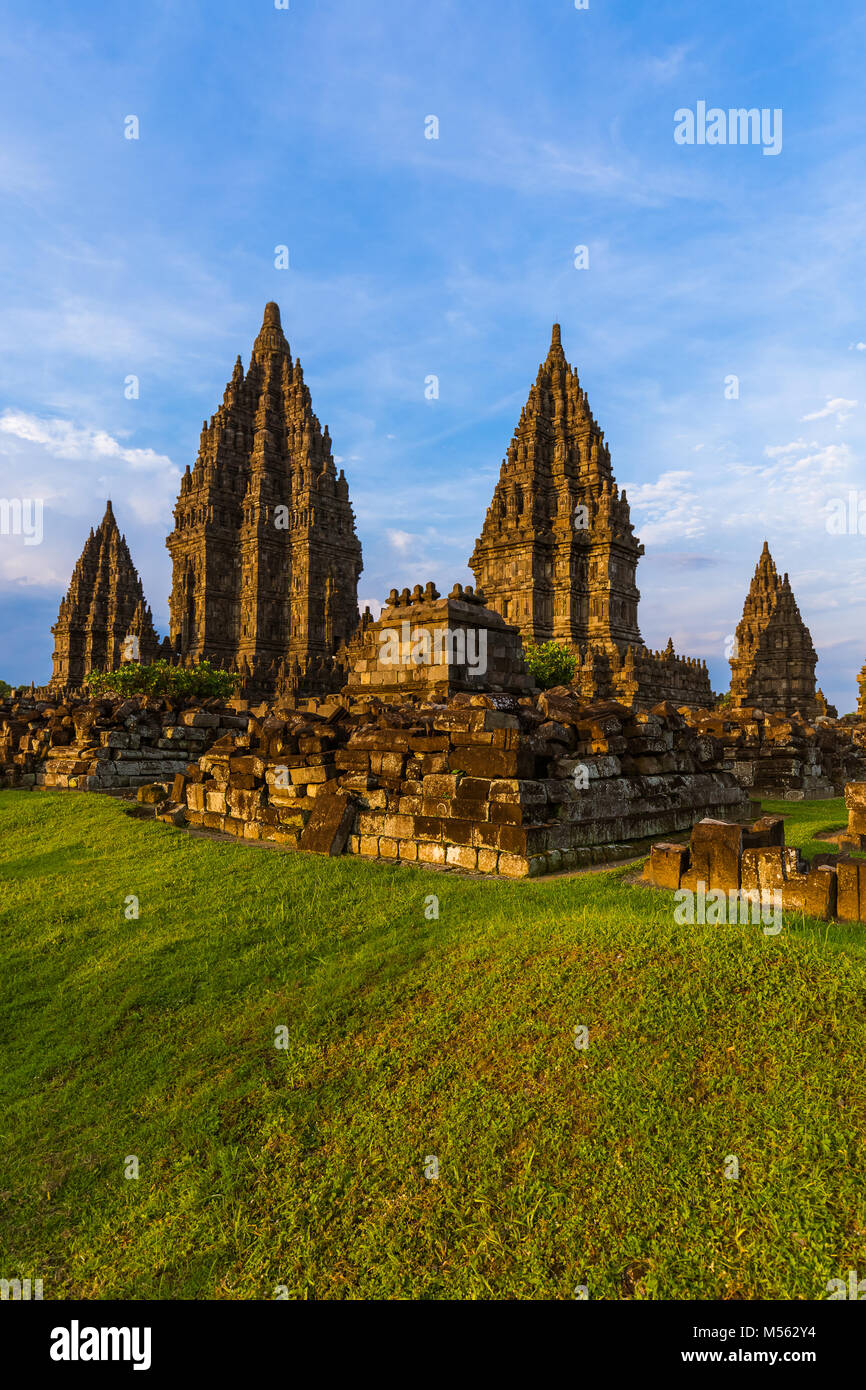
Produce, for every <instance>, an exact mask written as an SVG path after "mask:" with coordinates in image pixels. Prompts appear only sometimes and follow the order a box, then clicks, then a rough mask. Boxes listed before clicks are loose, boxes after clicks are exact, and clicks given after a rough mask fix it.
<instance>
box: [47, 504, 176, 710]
mask: <svg viewBox="0 0 866 1390" xmlns="http://www.w3.org/2000/svg"><path fill="white" fill-rule="evenodd" d="M51 631H52V633H53V634H54V669H53V673H52V683H53V684H54V685H56V686H58V687H71V688H75V687H78V686H80V685H82V683H83V682H84V678H85V676H87V674H88V673H89V672H90V671H94V670H95V671H116V670H117V668H118V666H120V665H121V662H122V661H123V660H124V643H125V641H126V638H127V637H129V636H134V637H135V638H136V639H137V651H138V653H139V654H140V659H141V660H142V661H152V660H153V659H154V658H155V657H156V655H157V652H158V650H159V638H158V637H157V635H156V631H155V629H154V626H153V619H152V617H151V613H150V609H149V607H148V606H147V603H146V601H145V597H144V590H143V589H142V587H141V580H140V579H139V577H138V573H137V571H136V568H135V566H134V565H133V563H132V557H131V556H130V553H129V547H128V546H127V544H126V537H125V536H122V535H121V534H120V531H119V530H118V526H117V522H116V520H115V517H114V510H113V508H112V505H111V502H106V504H105V515H104V516H103V518H102V521H101V522H100V523H99V525H98V527H97V528H96V530H95V531H94V530H93V528H92V527H91V531H90V535H89V536H88V538H87V540H86V542H85V545H84V549H83V551H82V552H81V556H80V558H79V560H78V562H77V564H76V566H75V569H74V571H73V574H72V580H71V582H70V585H69V590H68V592H67V594H66V596H65V597H64V599H63V601H62V603H61V604H60V612H59V613H58V614H57V621H56V623H55V624H54V626H53V627H52V629H51ZM135 649H136V648H135V647H133V648H132V650H135ZM127 659H128V658H127Z"/></svg>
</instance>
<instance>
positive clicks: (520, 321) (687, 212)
mask: <svg viewBox="0 0 866 1390" xmlns="http://www.w3.org/2000/svg"><path fill="white" fill-rule="evenodd" d="M290 5H291V7H290V8H289V9H288V10H277V9H276V8H275V6H274V3H273V0H236V3H229V2H228V0H206V3H205V0H174V3H169V2H168V0H162V2H161V0H150V3H147V4H140V5H137V6H118V5H116V4H107V3H106V4H102V3H99V0H91V3H89V4H88V5H87V6H86V7H82V6H81V5H80V4H75V3H63V0H57V2H56V3H53V4H52V5H51V6H33V5H32V4H29V3H24V0H21V3H5V4H0V21H2V22H0V61H2V66H3V73H4V78H3V82H2V84H0V121H2V135H3V138H2V141H0V194H2V198H3V207H4V217H3V219H2V225H0V264H2V271H3V296H2V308H0V348H2V362H3V371H2V375H0V497H6V498H12V497H22V496H23V497H42V498H44V499H45V518H44V539H43V542H42V544H41V545H38V546H37V545H30V546H28V545H25V544H24V540H23V537H21V536H15V535H8V536H7V535H2V536H0V633H2V634H3V641H2V648H0V650H2V661H0V668H2V669H0V675H2V676H3V677H4V678H5V679H7V680H10V681H20V680H29V679H30V678H31V677H32V678H34V679H36V680H37V681H40V680H45V679H47V677H48V675H49V674H50V669H51V665H50V656H51V647H52V641H51V636H50V632H49V625H50V622H51V621H53V617H54V616H55V614H56V609H57V605H58V602H59V600H60V597H61V594H62V592H63V591H64V589H65V587H66V585H67V583H68V580H69V576H70V573H71V570H72V567H73V565H74V562H75V559H76V558H77V556H78V554H79V552H80V550H81V547H82V545H83V542H84V539H85V536H86V534H87V531H88V529H89V527H90V526H91V525H94V524H96V522H97V521H98V520H99V519H100V517H101V515H102V511H103V508H104V499H105V497H106V496H107V495H108V493H109V492H110V493H111V496H112V498H113V500H114V507H115V512H116V514H117V517H118V520H119V523H120V525H121V527H122V528H123V529H124V530H125V532H126V535H127V538H128V540H129V542H130V546H131V549H132V554H133V559H134V561H135V563H136V565H137V567H138V569H139V571H140V573H141V576H142V579H143V582H144V586H145V592H146V594H147V597H148V600H149V602H150V603H151V606H152V608H153V612H154V617H155V620H156V622H157V626H158V627H159V629H160V631H163V632H164V631H165V630H166V628H167V597H168V592H169V588H170V582H171V573H170V565H169V558H168V552H167V551H166V550H165V546H164V538H165V536H166V534H167V532H168V530H169V529H170V515H171V508H172V506H173V503H174V498H175V495H176V492H177V481H178V477H179V475H180V473H181V472H182V471H183V469H184V467H185V465H186V464H187V463H191V462H192V461H193V459H194V457H195V452H196V448H197V445H198V436H199V430H200V428H201V421H202V419H203V418H204V417H205V416H209V415H210V414H211V413H212V412H213V410H214V409H215V408H216V406H217V404H218V403H219V401H220V400H221V398H222V392H223V389H224V386H225V383H226V381H227V379H228V378H229V376H230V374H231V368H232V364H233V362H234V358H235V356H236V354H237V353H238V352H240V353H241V355H242V357H243V359H244V363H245V364H246V363H247V362H248V360H249V352H250V348H251V345H252V341H253V338H254V337H255V334H256V332H257V330H258V327H259V324H260V322H261V317H262V311H263V307H264V304H265V302H266V301H267V300H268V299H275V300H277V301H278V303H279V304H280V306H281V309H282V318H283V325H284V328H285V330H286V333H287V336H288V338H289V341H290V343H291V346H292V349H293V351H294V353H295V355H296V356H299V357H300V359H301V361H302V363H303V365H304V371H305V375H306V378H307V382H308V384H309V386H310V389H311V392H312V396H313V405H314V409H315V410H316V412H317V414H318V415H319V418H320V419H321V420H322V422H323V423H327V424H328V425H329V427H330V430H331V435H332V438H333V441H334V449H335V453H336V454H337V456H338V457H339V458H340V459H341V461H342V466H343V467H344V469H345V471H346V475H347V477H348V479H349V486H350V491H351V496H352V500H353V503H354V506H355V512H356V517H357V525H358V532H359V535H360V537H361V540H362V543H363V547H364V573H363V575H362V576H361V584H360V593H361V596H362V599H368V598H369V599H382V598H383V597H384V595H385V594H386V593H387V592H388V590H389V589H390V588H391V587H392V586H394V585H396V586H398V587H402V586H403V585H404V584H409V585H411V584H414V583H416V582H421V583H424V582H426V580H427V579H434V580H435V581H436V582H437V584H438V585H439V587H440V589H444V588H445V587H446V586H448V587H450V586H451V584H453V583H454V581H455V580H462V581H466V580H468V579H471V576H470V574H469V572H468V570H467V568H466V560H467V558H468V556H469V554H470V552H471V549H472V545H473V542H474V540H475V537H476V536H477V535H478V533H479V530H480V527H481V523H482V521H483V517H484V512H485V509H486V506H487V504H488V502H489V499H490V495H491V493H492V490H493V485H494V483H495V480H496V477H497V475H498V469H499V464H500V460H501V459H502V457H503V455H504V453H505V450H506V447H507V444H508V441H509V438H510V436H511V433H512V430H513V428H514V425H515V424H516V422H517V419H518V416H519V413H520V409H521V406H522V404H523V402H524V400H525V398H526V395H527V392H528V390H529V386H530V384H531V383H532V381H533V380H534V378H535V374H536V371H537V368H538V363H539V362H540V361H541V360H542V358H543V357H544V356H545V354H546V351H547V346H548V343H549V339H550V327H551V324H552V323H553V322H554V320H557V321H559V322H560V323H561V324H562V336H563V345H564V347H565V350H566V354H567V356H568V358H569V360H570V361H571V362H573V363H574V365H575V366H576V368H577V370H578V372H579V375H580V378H581V382H582V384H583V385H584V387H585V388H586V390H587V392H588V395H589V400H590V404H591V406H592V409H593V412H594V414H595V416H596V418H597V419H598V421H599V423H600V425H601V427H602V428H603V429H604V430H605V433H606V437H607V440H608V442H609V444H610V446H611V451H612V457H613V463H614V469H615V472H616V476H617V478H618V481H619V482H620V484H622V485H625V486H626V488H627V490H628V493H629V497H630V500H631V502H632V514H633V519H634V522H635V527H636V530H637V532H638V534H639V535H640V538H641V539H642V540H643V542H644V544H645V546H646V555H645V557H644V558H643V560H642V561H641V563H640V565H639V568H638V583H639V586H640V589H641V593H642V598H641V605H640V624H641V629H642V632H643V635H644V639H645V640H646V642H647V643H648V645H650V646H651V647H660V646H662V645H664V643H665V642H666V641H667V638H668V636H669V635H672V636H673V639H674V642H675V645H676V647H677V649H678V650H681V651H683V652H685V653H687V654H689V655H696V656H702V657H704V658H705V659H706V660H707V661H708V663H709V665H710V671H711V675H712V677H713V683H714V686H715V687H716V688H717V689H724V688H727V684H728V668H727V663H726V661H725V640H726V638H727V636H728V634H730V633H732V632H733V630H734V627H735V626H736V623H737V621H738V619H739V617H740V614H741V612H742V604H743V599H744V596H745V592H746V589H747V587H748V582H749V580H750V578H751V575H752V572H753V570H754V567H755V564H756V562H757V559H758V555H759V552H760V548H761V544H762V542H763V540H764V539H765V538H766V539H767V540H768V541H769V542H770V547H771V550H772V552H773V555H774V558H775V559H776V562H777V565H778V567H779V569H780V570H787V571H789V573H790V576H791V581H792V584H793V587H794V592H795V594H796V596H797V598H798V601H799V604H800V608H801V612H802V613H803V616H804V618H805V619H806V622H807V623H808V624H809V627H810V629H811V632H812V636H813V639H814V641H815V645H816V648H817V650H818V653H819V658H820V660H819V667H818V674H819V680H820V682H821V684H822V685H823V687H824V690H825V692H826V693H827V695H828V696H829V697H830V698H831V699H833V700H835V701H836V703H837V704H838V705H839V707H840V712H844V711H847V710H849V709H852V708H853V707H854V704H855V701H856V683H855V675H856V672H857V671H858V670H859V669H860V667H861V666H862V665H863V662H864V660H866V621H864V618H866V536H863V535H860V534H855V535H842V536H839V535H831V534H829V533H828V532H827V529H826V516H827V508H828V504H830V503H832V502H833V500H834V499H846V501H847V499H848V497H849V494H850V492H851V491H852V490H853V491H855V492H856V493H857V494H858V496H859V495H861V494H862V496H863V497H866V476H864V465H863V446H864V433H866V431H864V421H866V412H864V405H866V386H864V372H866V305H864V294H863V289H864V273H863V245H864V242H866V225H864V224H866V191H864V190H866V183H864V178H863V148H864V115H866V112H864V97H863V84H862V54H863V51H864V39H866V14H864V11H863V9H862V6H860V5H858V4H857V3H853V2H851V0H838V3H835V4H834V5H832V6H829V7H822V6H815V5H807V4H805V3H799V4H782V3H769V4H767V5H763V6H758V5H755V4H754V3H748V4H745V3H739V0H733V3H728V4H726V5H724V6H705V5H698V4H696V3H694V0H691V2H690V3H663V2H662V3H641V0H619V3H614V2H612V0H608V2H607V3H602V0H589V8H588V9H586V10H580V11H578V10H576V9H575V8H574V4H573V0H534V3H529V0H523V2H522V3H518V2H517V0H496V3H494V2H493V0H475V3H473V4H472V5H468V4H466V3H461V4H457V3H448V0H428V2H427V3H416V0H371V2H370V3H365V4H363V5H361V4H359V3H358V0H328V2H327V3H326V0H290ZM700 100H705V101H706V102H707V103H708V105H709V106H719V107H722V108H724V109H728V108H732V107H741V106H742V107H758V108H769V109H776V108H779V109H781V111H782V113H783V126H782V129H783V142H782V149H781V152H780V153H779V154H778V155H776V156H767V155H764V154H763V152H762V150H761V148H760V147H759V146H753V145H748V146H742V145H728V146H710V145H703V146H698V145H693V146H683V145H678V144H677V143H676V142H675V141H674V138H673V135H674V124H675V123H674V113H675V111H677V110H678V109H679V108H683V107H689V108H692V109H694V108H695V107H696V104H697V102H698V101H700ZM129 115H135V116H137V117H138V119H139V123H140V138H139V139H138V140H127V139H125V138H124V121H125V118H126V117H127V116H129ZM430 115H435V116H436V117H437V118H438V121H439V138H438V140H428V139H425V120H426V118H427V117H428V116H430ZM283 244H284V245H287V246H288V247H289V259H290V267H289V269H288V270H278V269H276V268H275V266H274V248H275V247H276V246H278V245H283ZM577 245H585V246H587V247H588V248H589V266H588V268H587V269H577V268H575V265H574V248H575V246H577ZM130 374H134V375H136V376H137V377H138V378H139V381H140V395H139V398H138V399H137V400H128V399H126V398H125V395H124V382H125V379H126V378H127V377H128V376H129V375H130ZM432 374H435V375H436V376H438V378H439V383H440V387H439V390H440V394H439V398H438V399H437V400H428V399H426V398H425V390H424V384H425V378H427V377H428V376H430V375H432ZM730 375H736V376H737V377H738V379H739V397H738V398H737V399H726V396H725V378H726V377H728V376H730ZM864 513H866V502H864ZM864 530H866V520H864Z"/></svg>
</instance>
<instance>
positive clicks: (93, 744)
mask: <svg viewBox="0 0 866 1390" xmlns="http://www.w3.org/2000/svg"><path fill="white" fill-rule="evenodd" d="M247 720H248V716H247V715H246V714H245V713H238V712H236V711H234V710H230V709H227V708H226V707H225V706H223V705H221V704H220V703H219V702H218V701H215V700H214V701H206V702H205V703H204V704H202V703H201V702H193V701H181V700H173V701H172V700H166V699H154V698H146V697H144V696H134V697H132V698H131V699H121V698H119V697H116V696H115V697H104V698H103V697H101V698H98V699H94V698H93V697H90V698H89V699H85V700H79V701H74V702H70V703H69V704H68V705H66V704H61V703H58V702H56V701H55V702H52V701H49V700H33V699H29V698H27V697H26V696H25V697H22V698H19V699H12V700H7V701H5V702H2V703H0V786H7V787H72V788H77V789H79V790H82V791H124V790H129V789H130V788H136V787H141V786H144V785H146V784H149V783H152V782H154V781H158V780H169V781H170V780H172V779H173V778H174V777H175V776H177V774H178V773H184V772H185V771H186V768H187V766H188V764H189V763H190V761H191V760H192V759H196V758H198V757H199V756H200V755H201V754H202V753H203V752H204V751H205V750H206V749H207V748H208V747H209V746H210V744H211V743H213V742H214V740H215V739H217V738H219V737H220V735H222V734H225V733H226V732H228V731H229V730H232V731H235V732H240V731H242V730H243V729H245V728H246V725H247Z"/></svg>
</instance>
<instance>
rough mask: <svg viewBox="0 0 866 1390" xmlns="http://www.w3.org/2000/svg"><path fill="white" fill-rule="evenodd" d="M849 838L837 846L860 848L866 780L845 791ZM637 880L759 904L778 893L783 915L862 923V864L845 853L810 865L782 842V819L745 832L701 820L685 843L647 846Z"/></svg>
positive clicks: (865, 841)
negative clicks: (854, 827)
mask: <svg viewBox="0 0 866 1390" xmlns="http://www.w3.org/2000/svg"><path fill="white" fill-rule="evenodd" d="M846 801H847V804H848V807H849V831H848V835H847V837H846V836H842V837H840V840H839V844H840V847H841V846H843V844H845V843H848V844H851V845H852V846H853V847H854V848H856V849H860V848H862V847H864V846H866V833H864V831H856V832H855V831H852V829H851V825H852V824H855V823H856V824H862V825H864V826H866V783H860V784H858V785H857V786H854V787H849V788H847V789H846ZM643 876H644V879H645V881H646V882H648V883H651V884H653V885H654V886H655V887H657V888H669V889H673V890H674V891H678V890H683V889H686V890H689V891H691V892H694V893H699V892H701V891H704V892H716V891H719V890H721V891H722V892H725V893H735V894H737V895H744V896H746V895H748V896H751V897H753V898H754V897H758V898H760V899H762V900H765V899H766V897H767V895H771V894H775V893H778V895H779V901H780V903H781V906H782V908H783V909H784V910H790V911H797V912H803V913H805V914H806V915H807V916H809V917H819V918H822V919H825V920H826V919H828V918H835V919H837V920H838V921H840V922H864V921H866V859H855V858H852V857H851V856H849V855H845V854H831V853H828V854H822V855H820V856H818V857H816V858H814V859H813V860H812V862H811V864H809V863H807V862H805V861H804V860H802V859H801V857H800V854H799V852H798V850H796V849H794V848H791V847H788V846H786V845H785V823H784V820H783V819H782V817H781V816H763V817H762V818H761V819H760V820H759V821H756V822H755V824H754V825H752V826H751V827H749V828H747V829H744V828H743V826H742V825H737V824H732V823H728V822H725V821H721V820H713V819H704V820H702V821H700V822H699V823H698V824H697V825H695V826H694V827H693V829H692V832H691V837H690V842H689V844H688V845H681V844H670V843H663V842H660V843H658V844H655V845H653V847H652V850H651V852H650V857H649V859H648V860H647V863H646V865H645V867H644V874H643Z"/></svg>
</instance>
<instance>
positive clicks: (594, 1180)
mask: <svg viewBox="0 0 866 1390" xmlns="http://www.w3.org/2000/svg"><path fill="white" fill-rule="evenodd" d="M783 807H784V810H785V813H786V814H788V815H789V816H790V820H789V826H790V827H791V836H790V838H791V840H792V841H793V840H794V839H795V837H796V836H797V835H802V836H803V837H804V843H805V842H808V840H809V837H810V836H811V835H813V834H814V832H815V830H816V829H817V828H819V827H820V826H821V825H822V824H824V825H831V824H836V823H838V821H839V817H840V812H839V803H835V802H822V803H815V804H813V805H812V806H807V805H803V804H799V805H798V804H797V803H787V802H786V803H783ZM842 819H844V816H842ZM627 872H628V871H627V870H624V869H620V870H615V871H612V872H607V873H602V874H590V875H583V876H579V877H573V878H560V879H557V880H552V881H548V882H543V881H542V882H536V881H533V882H528V883H520V884H513V883H505V882H489V881H487V882H482V881H479V880H477V879H470V878H462V877H457V876H454V875H442V874H433V873H426V872H424V871H422V870H419V869H414V870H413V869H405V868H403V869H397V868H388V867H381V866H379V865H375V864H371V863H367V862H363V861H358V860H353V859H349V858H345V859H337V860H328V859H321V858H316V857H309V856H304V855H300V854H291V853H280V852H275V851H269V850H266V849H263V848H256V847H247V846H243V845H236V844H234V843H227V842H222V841H220V842H215V841H210V840H206V839H203V838H196V837H193V836H190V835H188V834H187V833H185V832H184V831H181V830H177V829H175V828H173V827H169V826H165V825H162V824H160V823H157V822H152V821H140V820H134V819H132V818H130V817H128V816H127V815H125V813H124V810H123V806H122V804H120V803H119V802H117V801H115V800H112V799H110V798H101V797H97V796H93V795H85V794H80V793H63V792H45V793H33V794H29V793H26V792H3V793H0V874H2V880H3V890H2V900H0V901H2V912H0V942H2V946H0V950H2V959H0V965H2V969H0V977H2V991H3V996H2V1022H0V1029H2V1032H0V1036H2V1043H3V1055H4V1070H3V1076H2V1082H0V1087H2V1094H0V1114H2V1116H3V1119H2V1128H3V1133H2V1136H0V1138H2V1145H0V1197H2V1207H0V1252H2V1253H0V1277H6V1278H11V1277H14V1276H18V1277H27V1276H30V1277H34V1278H39V1277H41V1278H42V1279H43V1281H44V1295H45V1297H46V1298H63V1297H87V1298H109V1297H115V1298H145V1297H151V1298H153V1297H156V1298H272V1297H274V1290H275V1288H276V1286H278V1285H284V1286H286V1287H287V1289H288V1291H289V1296H290V1297H292V1298H296V1297H301V1298H304V1297H309V1298H398V1299H403V1298H427V1299H437V1298H485V1299H486V1298H500V1297H518V1298H571V1297H572V1296H573V1292H574V1289H575V1286H576V1285H578V1284H585V1285H587V1286H588V1289H589V1296H590V1297H591V1298H610V1299H626V1298H668V1299H686V1298H699V1299H714V1298H756V1297H766V1298H774V1299H779V1298H816V1297H818V1298H820V1297H826V1293H825V1284H826V1281H827V1280H828V1279H829V1278H835V1277H839V1276H840V1275H841V1276H842V1277H844V1275H845V1271H847V1270H848V1269H856V1268H858V1267H859V1268H860V1270H861V1272H862V1271H863V1270H864V1269H866V1198H864V1189H863V1183H862V1170H863V1161H864V1132H866V1083H864V1076H863V1064H862V1058H863V1055H864V1048H866V1013H864V1009H863V996H864V981H866V949H864V943H866V928H858V927H850V926H849V927H842V926H832V925H828V924H826V923H815V922H809V921H807V920H804V919H803V918H802V917H799V918H798V917H793V918H788V919H786V928H785V930H784V931H783V932H782V933H781V934H780V935H778V936H765V935H764V934H763V933H762V932H761V930H760V929H759V928H756V927H745V926H743V927H736V926H735V927H692V928H687V927H679V926H676V925H675V924H674V922H673V914H672V907H673V899H672V897H671V895H668V894H665V893H662V892H659V891H657V890H652V889H648V888H642V887H635V886H629V885H628V884H627V883H626V882H624V876H625V874H626V873H627ZM129 894H135V895H137V896H138V898H139V899H140V916H139V917H138V919H137V920H135V919H133V920H127V919H126V917H125V915H124V902H125V899H126V897H127V895H129ZM429 894H436V895H437V896H438V898H439V919H438V921H436V920H428V919H427V917H426V916H425V899H426V898H427V896H428V895H429ZM579 1024H585V1025H587V1026H588V1027H589V1030H590V1031H589V1047H588V1049H587V1050H578V1049H576V1048H575V1046H574V1030H575V1026H576V1025H579ZM280 1025H285V1026H286V1027H287V1029H288V1039H289V1046H288V1048H287V1049H278V1048H276V1047H275V1045H274V1038H275V1032H274V1030H275V1029H276V1028H277V1027H278V1026H280ZM729 1154H734V1155H736V1156H737V1157H738V1160H739V1164H740V1177H739V1180H738V1181H729V1180H728V1179H727V1178H726V1177H725V1175H724V1170H725V1162H726V1157H727V1155H729ZM128 1155H136V1156H137V1157H138V1160H139V1164H140V1176H139V1178H138V1179H137V1180H127V1179H126V1178H125V1177H124V1162H125V1159H126V1157H127V1156H128ZM428 1155H434V1156H436V1157H437V1158H438V1161H439V1172H440V1176H439V1179H438V1181H430V1180H427V1179H426V1178H425V1176H424V1165H425V1159H426V1157H427V1156H428Z"/></svg>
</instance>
